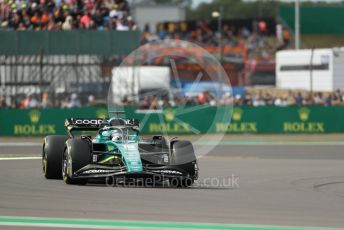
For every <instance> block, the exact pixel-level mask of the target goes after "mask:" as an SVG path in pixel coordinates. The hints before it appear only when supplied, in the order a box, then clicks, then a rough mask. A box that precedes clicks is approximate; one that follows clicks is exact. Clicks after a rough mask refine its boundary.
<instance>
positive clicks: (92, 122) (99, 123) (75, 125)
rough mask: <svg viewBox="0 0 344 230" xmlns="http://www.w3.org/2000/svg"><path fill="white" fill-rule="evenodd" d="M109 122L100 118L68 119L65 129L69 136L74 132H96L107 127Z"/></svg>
mask: <svg viewBox="0 0 344 230" xmlns="http://www.w3.org/2000/svg"><path fill="white" fill-rule="evenodd" d="M106 123H107V120H105V119H99V118H68V119H66V120H65V128H66V129H67V132H68V134H70V135H71V132H72V131H77V130H79V131H87V130H89V131H96V130H99V129H101V128H103V127H104V126H105V124H106Z"/></svg>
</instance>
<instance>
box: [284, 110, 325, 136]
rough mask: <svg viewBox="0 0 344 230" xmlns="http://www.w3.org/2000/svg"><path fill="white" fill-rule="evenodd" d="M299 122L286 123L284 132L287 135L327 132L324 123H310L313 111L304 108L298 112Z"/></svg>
mask: <svg viewBox="0 0 344 230" xmlns="http://www.w3.org/2000/svg"><path fill="white" fill-rule="evenodd" d="M297 113H298V118H299V121H295V122H284V123H283V131H284V132H287V133H323V132H325V124H324V122H318V121H310V119H311V110H310V109H309V108H307V107H302V108H300V109H298V110H297Z"/></svg>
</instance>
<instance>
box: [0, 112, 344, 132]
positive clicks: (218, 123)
mask: <svg viewBox="0 0 344 230" xmlns="http://www.w3.org/2000/svg"><path fill="white" fill-rule="evenodd" d="M124 109H125V111H126V116H127V117H128V118H137V119H139V120H141V121H144V124H145V125H144V126H143V127H142V133H143V134H157V133H171V134H195V133H196V134H197V133H219V132H220V133H223V132H226V133H342V132H344V117H343V114H344V106H343V107H341V106H339V107H323V106H319V107H318V106H311V107H296V106H295V107H286V108H278V107H272V106H271V107H270V106H262V107H246V106H242V107H234V109H233V111H232V119H231V122H230V111H229V109H228V108H227V107H215V106H213V107H201V108H198V109H197V110H194V108H184V109H178V108H165V109H164V110H163V111H160V112H159V111H158V112H157V111H155V112H152V111H150V112H145V111H140V110H136V109H135V108H132V107H125V108H124ZM106 116H107V109H106V108H105V107H86V108H78V109H55V108H51V109H31V110H20V109H1V110H0V135H1V136H35V135H37V136H44V135H49V134H65V129H64V120H65V118H70V117H81V118H92V117H98V118H104V117H106Z"/></svg>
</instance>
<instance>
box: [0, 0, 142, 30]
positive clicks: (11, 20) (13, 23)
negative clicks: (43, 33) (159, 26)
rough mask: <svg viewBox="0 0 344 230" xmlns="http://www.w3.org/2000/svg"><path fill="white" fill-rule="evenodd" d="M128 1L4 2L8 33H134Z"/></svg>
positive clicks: (0, 17) (1, 14) (0, 7)
mask: <svg viewBox="0 0 344 230" xmlns="http://www.w3.org/2000/svg"><path fill="white" fill-rule="evenodd" d="M129 12H130V8H129V4H128V2H127V1H126V0H86V1H84V0H1V1H0V23H1V25H0V26H1V28H2V29H8V30H49V31H58V30H74V29H90V30H135V29H136V28H137V26H136V23H135V22H134V21H133V20H132V18H131V16H130V15H129Z"/></svg>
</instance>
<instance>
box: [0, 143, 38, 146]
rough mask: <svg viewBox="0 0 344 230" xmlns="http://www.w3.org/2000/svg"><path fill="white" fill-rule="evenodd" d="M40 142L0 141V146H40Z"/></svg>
mask: <svg viewBox="0 0 344 230" xmlns="http://www.w3.org/2000/svg"><path fill="white" fill-rule="evenodd" d="M42 145H43V144H42V143H38V142H2V143H0V146H3V147H16V146H25V147H27V146H42Z"/></svg>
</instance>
